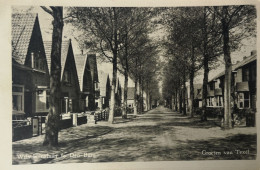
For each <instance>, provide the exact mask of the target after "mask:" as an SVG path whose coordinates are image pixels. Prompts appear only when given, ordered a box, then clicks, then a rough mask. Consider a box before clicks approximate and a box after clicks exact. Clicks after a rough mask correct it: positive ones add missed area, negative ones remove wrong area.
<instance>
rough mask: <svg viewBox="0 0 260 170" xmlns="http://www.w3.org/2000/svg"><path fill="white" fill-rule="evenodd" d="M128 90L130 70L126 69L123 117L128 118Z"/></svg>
mask: <svg viewBox="0 0 260 170" xmlns="http://www.w3.org/2000/svg"><path fill="white" fill-rule="evenodd" d="M127 91H128V72H127V71H126V70H125V84H124V95H123V103H124V106H123V112H122V118H124V119H126V118H127Z"/></svg>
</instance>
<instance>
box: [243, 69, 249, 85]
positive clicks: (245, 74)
mask: <svg viewBox="0 0 260 170" xmlns="http://www.w3.org/2000/svg"><path fill="white" fill-rule="evenodd" d="M242 79H243V82H244V81H249V68H243V70H242Z"/></svg>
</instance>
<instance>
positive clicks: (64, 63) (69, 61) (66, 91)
mask: <svg viewBox="0 0 260 170" xmlns="http://www.w3.org/2000/svg"><path fill="white" fill-rule="evenodd" d="M51 45H52V42H51V41H46V42H44V46H45V49H46V56H47V61H48V67H49V68H50V67H51V58H50V57H51ZM79 101H80V86H79V82H78V73H77V69H76V63H75V58H74V53H73V48H72V43H71V40H68V41H62V48H61V112H62V113H68V112H79V111H80V107H79Z"/></svg>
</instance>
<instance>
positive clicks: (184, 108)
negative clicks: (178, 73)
mask: <svg viewBox="0 0 260 170" xmlns="http://www.w3.org/2000/svg"><path fill="white" fill-rule="evenodd" d="M185 80H186V73H185V66H184V73H183V115H185V116H186V115H187V112H186V84H185V82H186V81H185Z"/></svg>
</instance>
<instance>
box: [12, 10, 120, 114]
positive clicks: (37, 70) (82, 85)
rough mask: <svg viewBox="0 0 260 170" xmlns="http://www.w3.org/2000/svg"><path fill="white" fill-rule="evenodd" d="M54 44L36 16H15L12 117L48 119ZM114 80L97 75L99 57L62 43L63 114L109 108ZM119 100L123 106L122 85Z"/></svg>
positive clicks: (118, 86)
mask: <svg viewBox="0 0 260 170" xmlns="http://www.w3.org/2000/svg"><path fill="white" fill-rule="evenodd" d="M50 57H51V42H47V41H46V42H44V41H43V39H42V34H41V29H40V24H39V18H38V15H37V14H31V13H27V14H13V15H12V89H13V90H12V104H13V109H12V110H13V111H12V112H13V118H14V119H21V118H25V117H33V116H45V115H47V113H48V109H49V90H50V89H49V84H50V80H49V78H50V76H49V75H50V65H51V59H50ZM110 90H111V80H110V78H109V75H108V74H107V73H104V72H100V73H99V72H98V68H97V61H96V55H95V54H93V53H88V54H80V55H75V54H74V52H73V46H72V42H71V40H68V41H62V52H61V99H60V101H61V111H62V113H68V112H72V113H73V112H74V113H79V112H84V111H89V110H95V109H97V108H99V109H104V108H106V107H109V99H110ZM117 91H118V92H116V96H118V99H116V100H117V101H118V102H117V103H118V105H120V104H121V95H122V90H121V85H120V83H119V81H118V83H117Z"/></svg>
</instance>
